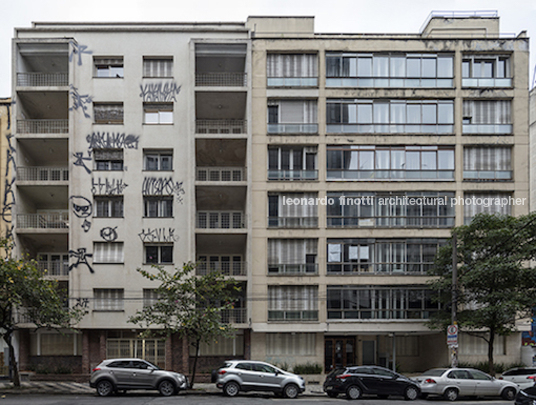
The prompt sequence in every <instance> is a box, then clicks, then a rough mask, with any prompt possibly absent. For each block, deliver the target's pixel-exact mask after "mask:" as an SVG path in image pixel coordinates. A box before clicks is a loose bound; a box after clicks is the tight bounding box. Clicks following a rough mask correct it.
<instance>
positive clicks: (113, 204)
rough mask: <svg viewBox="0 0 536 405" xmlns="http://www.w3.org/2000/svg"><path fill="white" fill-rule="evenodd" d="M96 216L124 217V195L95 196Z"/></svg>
mask: <svg viewBox="0 0 536 405" xmlns="http://www.w3.org/2000/svg"><path fill="white" fill-rule="evenodd" d="M95 207H96V211H95V218H123V196H113V197H107V196H106V197H105V196H102V197H95Z"/></svg>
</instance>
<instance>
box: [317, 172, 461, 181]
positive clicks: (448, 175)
mask: <svg viewBox="0 0 536 405" xmlns="http://www.w3.org/2000/svg"><path fill="white" fill-rule="evenodd" d="M327 179H328V180H332V181H333V180H349V181H356V180H362V181H385V180H392V181H397V180H411V181H429V180H445V181H449V180H450V181H452V180H454V170H331V169H328V173H327Z"/></svg>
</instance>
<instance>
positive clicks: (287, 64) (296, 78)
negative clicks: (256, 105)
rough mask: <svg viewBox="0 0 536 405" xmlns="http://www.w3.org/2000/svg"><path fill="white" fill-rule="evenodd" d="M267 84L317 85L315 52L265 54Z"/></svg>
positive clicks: (282, 85)
mask: <svg viewBox="0 0 536 405" xmlns="http://www.w3.org/2000/svg"><path fill="white" fill-rule="evenodd" d="M266 61H267V63H266V71H267V76H268V86H275V87H284V86H296V87H298V86H310V87H316V86H318V62H317V55H316V54H275V53H269V54H268V55H267V56H266Z"/></svg>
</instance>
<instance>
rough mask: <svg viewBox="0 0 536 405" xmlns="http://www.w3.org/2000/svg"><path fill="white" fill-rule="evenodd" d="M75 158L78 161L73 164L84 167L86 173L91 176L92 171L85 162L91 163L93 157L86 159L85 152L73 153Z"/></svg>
mask: <svg viewBox="0 0 536 405" xmlns="http://www.w3.org/2000/svg"><path fill="white" fill-rule="evenodd" d="M73 156H74V157H75V158H76V160H75V161H74V162H73V165H75V166H82V167H83V168H84V169H86V172H87V173H88V174H90V173H91V169H90V168H89V167H87V166H86V163H85V162H84V160H86V161H91V157H84V152H75V153H73Z"/></svg>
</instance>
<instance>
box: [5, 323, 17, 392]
mask: <svg viewBox="0 0 536 405" xmlns="http://www.w3.org/2000/svg"><path fill="white" fill-rule="evenodd" d="M12 334H13V331H8V332H6V333H5V334H4V341H5V342H6V343H7V347H8V348H9V367H10V368H11V370H13V379H12V381H13V385H14V386H15V387H20V375H19V365H18V364H17V358H16V357H15V348H14V347H13V342H12V336H13V335H12Z"/></svg>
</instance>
